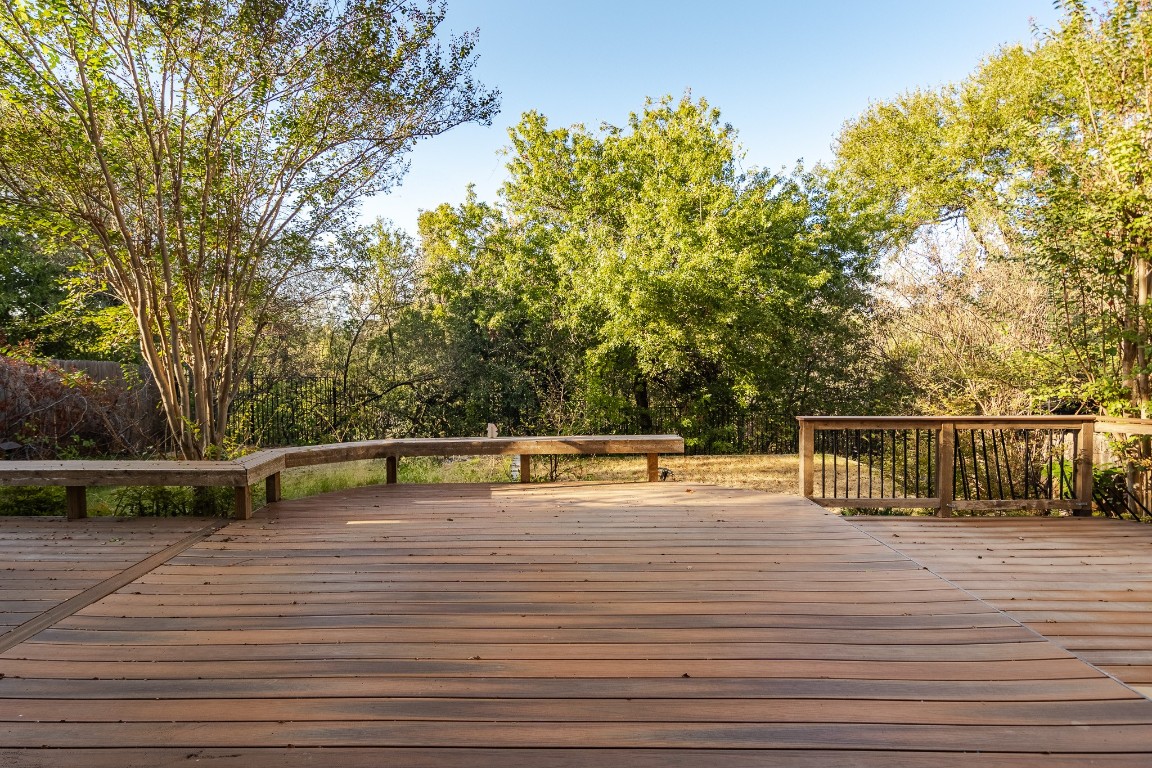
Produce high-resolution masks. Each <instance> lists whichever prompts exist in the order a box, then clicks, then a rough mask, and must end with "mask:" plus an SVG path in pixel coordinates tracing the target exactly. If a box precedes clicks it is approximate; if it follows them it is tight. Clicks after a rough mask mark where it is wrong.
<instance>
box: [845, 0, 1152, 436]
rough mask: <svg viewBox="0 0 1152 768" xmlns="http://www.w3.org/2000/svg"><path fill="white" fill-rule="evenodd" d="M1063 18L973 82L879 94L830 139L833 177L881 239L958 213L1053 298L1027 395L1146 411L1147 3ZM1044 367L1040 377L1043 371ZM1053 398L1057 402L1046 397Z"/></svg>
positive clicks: (906, 235) (1083, 10)
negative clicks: (1038, 379)
mask: <svg viewBox="0 0 1152 768" xmlns="http://www.w3.org/2000/svg"><path fill="white" fill-rule="evenodd" d="M1064 6H1065V11H1066V13H1065V18H1064V19H1063V21H1062V23H1061V24H1060V26H1059V27H1058V28H1057V29H1056V30H1054V31H1052V32H1049V33H1047V34H1044V35H1043V36H1042V37H1041V38H1040V39H1039V40H1038V42H1037V43H1036V44H1035V45H1033V46H1030V47H1022V46H1013V47H1008V48H1005V49H1003V50H1001V51H1000V52H998V53H997V54H996V55H995V56H992V57H991V58H989V59H988V60H987V61H986V62H984V64H982V65H981V66H980V68H979V69H978V70H977V71H976V72H975V73H974V74H973V75H972V76H971V77H969V78H968V79H966V80H965V81H963V82H962V83H960V84H957V85H953V86H948V87H945V88H943V89H940V90H939V91H930V92H917V93H912V94H907V95H905V96H903V97H900V98H898V99H895V100H893V101H890V102H886V103H881V104H877V105H875V106H874V107H873V108H871V109H870V110H869V111H868V112H867V113H865V114H864V115H863V116H862V117H860V118H859V119H858V120H856V121H854V122H853V123H851V124H850V125H849V126H848V127H847V129H846V130H845V132H844V134H843V135H842V137H841V141H840V147H839V153H838V167H837V183H839V184H840V185H841V186H842V187H843V188H844V189H845V190H849V191H850V192H849V193H850V194H854V195H856V196H858V197H859V198H860V199H862V200H867V201H868V202H869V203H870V205H871V211H872V213H873V214H876V215H878V216H881V217H883V218H886V220H887V222H888V228H889V231H890V232H891V233H892V238H891V240H890V244H891V245H893V246H896V247H899V246H901V245H907V244H908V243H909V242H911V241H912V240H913V239H914V238H915V237H917V235H918V233H921V232H923V228H925V227H933V226H936V225H939V224H940V223H942V222H947V221H956V222H961V223H964V224H965V225H966V226H967V227H968V228H969V229H970V231H971V233H972V235H973V237H974V238H975V240H976V241H977V242H978V243H979V245H980V246H981V249H982V255H983V257H985V258H1008V259H1014V260H1019V261H1021V262H1022V263H1023V264H1025V265H1027V266H1028V268H1029V269H1028V271H1027V274H1028V275H1030V276H1031V279H1033V280H1035V281H1036V282H1037V283H1039V284H1040V285H1043V286H1044V287H1045V288H1046V289H1047V291H1048V296H1049V306H1050V311H1051V315H1050V317H1051V321H1052V322H1053V327H1052V329H1051V336H1052V338H1053V339H1055V340H1056V345H1055V348H1054V349H1053V350H1052V354H1051V355H1049V356H1048V361H1049V365H1050V366H1051V367H1054V368H1055V369H1056V370H1057V371H1058V372H1059V374H1060V375H1061V376H1063V378H1064V379H1065V381H1066V382H1067V385H1066V386H1064V387H1061V388H1057V389H1056V390H1050V391H1047V392H1040V391H1038V392H1037V393H1036V394H1037V395H1038V396H1044V398H1043V399H1046V400H1051V399H1052V398H1051V397H1050V396H1052V395H1056V396H1059V397H1063V398H1068V399H1078V400H1080V401H1081V402H1082V403H1084V404H1085V406H1086V407H1100V408H1103V409H1105V410H1107V411H1109V412H1112V413H1137V414H1139V415H1141V416H1145V417H1146V416H1149V415H1152V378H1150V373H1152V260H1150V259H1152V253H1150V244H1152V241H1150V239H1149V236H1150V234H1152V231H1150V227H1152V105H1150V103H1149V99H1148V93H1149V92H1150V91H1152V68H1150V67H1149V62H1150V61H1152V9H1150V8H1149V6H1148V4H1147V3H1146V2H1142V1H1141V0H1113V2H1111V3H1110V4H1108V5H1107V6H1106V7H1105V9H1104V10H1103V11H1101V12H1099V13H1097V12H1095V11H1091V10H1089V9H1088V7H1087V4H1086V3H1084V2H1080V1H1079V0H1068V1H1067V2H1065V3H1064ZM1044 378H1048V377H1044ZM1057 399H1059V398H1057Z"/></svg>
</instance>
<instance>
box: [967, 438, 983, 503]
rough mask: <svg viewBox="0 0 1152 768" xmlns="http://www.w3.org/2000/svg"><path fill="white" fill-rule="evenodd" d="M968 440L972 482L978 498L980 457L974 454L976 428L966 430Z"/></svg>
mask: <svg viewBox="0 0 1152 768" xmlns="http://www.w3.org/2000/svg"><path fill="white" fill-rule="evenodd" d="M968 442H969V443H971V444H972V483H973V484H974V485H975V486H976V498H977V499H979V498H980V458H979V456H977V455H976V430H974V429H970V430H968Z"/></svg>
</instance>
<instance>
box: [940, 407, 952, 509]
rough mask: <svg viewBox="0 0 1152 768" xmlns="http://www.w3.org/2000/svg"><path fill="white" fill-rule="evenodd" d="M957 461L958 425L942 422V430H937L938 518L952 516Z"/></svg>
mask: <svg viewBox="0 0 1152 768" xmlns="http://www.w3.org/2000/svg"><path fill="white" fill-rule="evenodd" d="M955 460H956V424H955V423H953V422H951V421H942V422H940V428H939V429H937V430H936V496H937V497H938V498H939V499H940V506H938V507H937V508H936V515H937V516H938V517H951V516H952V501H953V499H954V494H955V488H954V485H955V483H956V473H955V467H954V462H955Z"/></svg>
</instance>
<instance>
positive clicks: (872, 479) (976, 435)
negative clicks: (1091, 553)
mask: <svg viewBox="0 0 1152 768" xmlns="http://www.w3.org/2000/svg"><path fill="white" fill-rule="evenodd" d="M798 421H799V422H800V492H801V494H802V495H803V496H805V497H807V498H809V499H811V500H812V501H814V502H816V503H817V504H821V505H823V506H827V507H844V508H926V509H935V510H936V511H937V514H939V515H940V516H941V517H947V516H949V515H951V514H952V512H953V511H967V510H997V509H1031V510H1038V511H1052V510H1069V511H1071V512H1072V514H1077V515H1079V514H1090V511H1091V504H1092V455H1093V434H1094V421H1095V418H1094V417H1092V416H1015V417H988V416H900V417H889V416H876V417H862V416H861V417H857V416H839V417H832V416H822V417H814V416H803V417H800V418H799V419H798Z"/></svg>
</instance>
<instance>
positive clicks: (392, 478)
mask: <svg viewBox="0 0 1152 768" xmlns="http://www.w3.org/2000/svg"><path fill="white" fill-rule="evenodd" d="M399 464H400V459H399V457H397V456H387V457H385V458H384V474H385V475H386V477H385V478H384V482H385V483H387V484H388V485H395V484H396V472H397V470H398V469H399Z"/></svg>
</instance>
